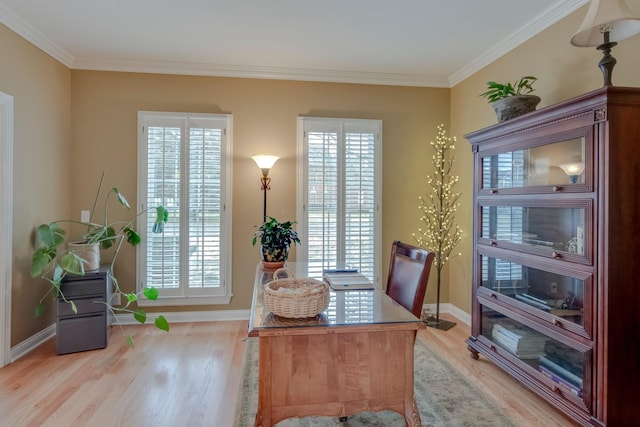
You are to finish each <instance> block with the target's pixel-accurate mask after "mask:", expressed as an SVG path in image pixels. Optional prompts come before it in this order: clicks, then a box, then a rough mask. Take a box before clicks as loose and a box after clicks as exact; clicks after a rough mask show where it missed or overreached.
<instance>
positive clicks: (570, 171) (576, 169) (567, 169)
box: [558, 162, 584, 176]
mask: <svg viewBox="0 0 640 427" xmlns="http://www.w3.org/2000/svg"><path fill="white" fill-rule="evenodd" d="M558 167H560V169H562V170H563V171H564V173H566V174H567V175H569V176H573V175H580V174H581V173H582V172H583V171H584V163H582V162H573V163H563V164H561V165H558Z"/></svg>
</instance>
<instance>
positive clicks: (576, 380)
mask: <svg viewBox="0 0 640 427" xmlns="http://www.w3.org/2000/svg"><path fill="white" fill-rule="evenodd" d="M539 366H542V367H545V368H547V370H549V371H551V372H552V373H554V374H555V375H557V376H558V377H559V378H562V379H563V380H564V381H566V382H568V383H570V384H572V385H573V386H574V387H576V388H579V389H582V378H581V377H579V376H578V375H576V374H575V373H573V372H571V371H570V370H569V369H567V368H566V365H565V366H563V365H561V364H560V363H557V361H554V360H552V359H550V358H549V357H547V356H545V355H543V356H540V365H539Z"/></svg>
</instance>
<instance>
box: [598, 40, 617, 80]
mask: <svg viewBox="0 0 640 427" xmlns="http://www.w3.org/2000/svg"><path fill="white" fill-rule="evenodd" d="M608 36H609V33H608V32H607V33H605V42H604V43H602V44H601V45H599V46H598V47H596V49H598V50H601V51H602V59H601V60H600V62H599V63H598V67H600V71H602V77H603V78H604V85H605V86H613V84H612V83H611V75H612V74H613V67H614V66H615V65H616V63H617V62H618V61H616V58H614V57H613V56H611V48H612V47H614V46H615V45H617V44H618V43H616V42H609V37H608Z"/></svg>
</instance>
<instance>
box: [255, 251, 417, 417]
mask: <svg viewBox="0 0 640 427" xmlns="http://www.w3.org/2000/svg"><path fill="white" fill-rule="evenodd" d="M287 268H289V269H291V270H293V271H294V272H295V274H296V276H297V277H306V274H304V273H305V271H306V268H305V266H304V264H301V263H289V264H288V265H287ZM272 277H273V271H269V270H263V269H262V265H261V264H259V265H258V268H257V270H256V280H255V285H254V286H255V287H254V293H253V303H252V306H251V319H250V321H249V336H253V337H259V343H260V356H259V386H258V388H259V391H258V393H259V395H258V412H257V414H256V420H255V426H259V427H270V426H272V425H274V424H275V423H277V422H279V421H281V420H283V419H286V418H291V417H305V416H309V415H326V416H335V417H343V416H348V415H353V414H356V413H359V412H365V411H381V410H385V409H390V410H393V411H396V412H398V413H400V414H402V415H403V416H404V418H405V421H406V423H407V425H408V426H421V421H420V414H419V412H418V408H417V406H416V402H415V399H414V395H413V346H414V343H415V338H416V332H417V330H418V329H420V328H424V324H423V323H422V322H421V321H420V320H419V319H417V318H416V317H414V316H413V315H412V314H411V313H410V312H409V311H407V310H406V309H405V308H404V307H402V306H401V305H399V304H397V303H396V302H395V301H393V300H392V299H391V298H389V297H388V296H387V295H386V294H385V293H384V292H381V291H379V290H374V291H338V292H334V291H332V292H331V302H330V304H329V307H328V308H327V310H325V311H324V312H323V313H321V314H320V315H318V316H316V317H315V318H311V319H303V320H295V319H283V318H280V317H278V316H275V315H273V313H270V312H268V310H267V309H266V308H265V306H264V300H263V286H264V284H266V283H268V282H270V281H271V280H272Z"/></svg>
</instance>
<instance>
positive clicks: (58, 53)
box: [0, 4, 73, 68]
mask: <svg viewBox="0 0 640 427" xmlns="http://www.w3.org/2000/svg"><path fill="white" fill-rule="evenodd" d="M0 23H2V24H4V25H6V26H7V27H8V28H9V29H10V30H12V31H13V32H14V33H16V34H18V35H19V36H20V37H22V38H24V39H25V40H27V41H28V42H29V43H31V44H33V45H34V46H36V47H37V48H39V49H41V50H43V51H44V52H45V53H46V54H48V55H49V56H51V57H53V58H54V59H56V60H58V61H59V62H61V63H62V64H63V65H65V66H67V67H69V68H71V64H72V63H73V56H72V55H70V54H69V53H68V52H67V51H65V50H64V49H61V48H60V47H58V46H57V45H56V44H55V43H53V42H51V41H50V40H49V39H47V38H46V37H45V36H43V35H42V34H40V33H39V32H38V31H36V30H35V29H33V28H32V27H31V26H30V25H28V24H27V23H26V22H24V21H23V20H22V19H20V18H18V17H17V16H16V15H14V14H13V13H12V12H11V11H10V10H9V9H7V8H6V7H5V6H4V5H3V4H0Z"/></svg>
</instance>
